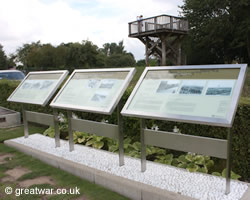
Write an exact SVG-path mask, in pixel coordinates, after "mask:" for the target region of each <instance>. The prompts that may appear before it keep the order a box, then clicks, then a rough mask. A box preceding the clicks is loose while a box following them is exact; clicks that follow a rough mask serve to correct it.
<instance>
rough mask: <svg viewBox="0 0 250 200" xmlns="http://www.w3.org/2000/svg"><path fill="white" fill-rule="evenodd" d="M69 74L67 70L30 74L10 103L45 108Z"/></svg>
mask: <svg viewBox="0 0 250 200" xmlns="http://www.w3.org/2000/svg"><path fill="white" fill-rule="evenodd" d="M67 74H68V71H67V70H63V71H44V72H30V73H29V74H28V75H27V76H26V77H25V78H24V80H23V81H22V82H21V83H20V84H19V86H18V87H17V88H16V90H15V91H14V92H13V93H12V94H11V95H10V97H9V98H8V101H12V102H18V103H30V104H37V105H42V106H45V105H46V104H47V103H48V101H49V100H50V98H51V97H52V96H53V94H54V93H55V92H56V90H57V88H58V87H59V86H60V84H61V83H62V81H63V80H64V79H65V78H66V76H67Z"/></svg>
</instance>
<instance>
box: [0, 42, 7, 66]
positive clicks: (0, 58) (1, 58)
mask: <svg viewBox="0 0 250 200" xmlns="http://www.w3.org/2000/svg"><path fill="white" fill-rule="evenodd" d="M7 68H8V67H7V56H6V55H5V52H4V51H3V46H2V45H1V44H0V70H1V69H7Z"/></svg>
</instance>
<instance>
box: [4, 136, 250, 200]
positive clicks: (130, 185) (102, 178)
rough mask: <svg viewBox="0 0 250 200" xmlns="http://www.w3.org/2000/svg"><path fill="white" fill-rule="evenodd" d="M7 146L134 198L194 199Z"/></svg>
mask: <svg viewBox="0 0 250 200" xmlns="http://www.w3.org/2000/svg"><path fill="white" fill-rule="evenodd" d="M4 143H5V144H6V145H7V146H10V147H14V148H15V149H17V150H19V151H21V152H23V153H25V154H28V155H31V156H33V157H35V158H37V159H39V160H41V161H43V162H45V163H47V164H49V165H52V166H54V167H57V168H60V169H62V170H64V171H67V172H69V173H71V174H73V175H75V176H78V177H81V178H83V179H87V180H88V181H90V182H93V183H96V184H98V185H101V186H103V187H105V188H107V189H110V190H112V191H114V192H117V193H119V194H121V195H124V196H126V197H128V198H130V199H134V200H193V198H191V197H187V196H183V195H180V194H178V193H174V192H169V191H167V190H163V189H159V188H156V187H153V186H150V185H146V184H143V183H139V182H136V181H132V180H129V179H126V178H123V177H118V176H115V175H112V174H110V173H106V172H103V171H100V170H97V169H94V168H90V167H87V166H85V165H82V164H79V163H76V162H72V161H69V160H66V159H64V158H62V157H57V156H55V155H51V154H48V153H45V152H41V151H39V150H37V149H34V148H31V147H28V146H25V145H22V144H19V143H17V142H14V141H10V140H7V141H5V142H4ZM248 199H250V188H248V190H247V192H245V194H244V196H243V197H242V198H241V200H248Z"/></svg>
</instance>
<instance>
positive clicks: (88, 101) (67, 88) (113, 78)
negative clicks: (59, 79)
mask: <svg viewBox="0 0 250 200" xmlns="http://www.w3.org/2000/svg"><path fill="white" fill-rule="evenodd" d="M134 73H135V69H134V68H119V69H117V68H116V69H93V70H75V71H74V72H73V73H72V75H71V76H70V78H69V80H68V81H67V82H66V83H65V85H64V86H63V88H62V89H61V90H60V91H59V93H58V95H57V96H56V97H55V98H54V99H53V101H52V103H51V104H50V105H51V106H52V107H56V108H64V109H70V110H79V111H87V112H89V111H90V112H96V113H103V114H111V113H112V112H113V109H114V108H115V106H116V105H117V103H118V102H119V100H120V98H121V96H122V95H123V93H124V92H125V90H126V88H127V86H128V84H129V82H130V81H131V79H132V78H133V75H134Z"/></svg>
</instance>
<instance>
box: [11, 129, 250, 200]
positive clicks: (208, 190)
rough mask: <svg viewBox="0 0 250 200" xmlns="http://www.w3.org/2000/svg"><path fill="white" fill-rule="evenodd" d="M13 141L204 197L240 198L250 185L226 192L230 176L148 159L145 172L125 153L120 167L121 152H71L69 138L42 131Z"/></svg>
mask: <svg viewBox="0 0 250 200" xmlns="http://www.w3.org/2000/svg"><path fill="white" fill-rule="evenodd" d="M11 141H14V142H17V143H20V144H23V145H25V146H29V147H32V148H34V149H37V150H39V151H43V152H46V153H49V154H52V155H55V156H58V157H63V158H64V159H67V160H70V161H74V162H77V163H80V164H83V165H85V166H88V167H91V168H95V169H98V170H101V171H104V172H108V173H111V174H114V175H117V176H121V177H124V178H127V179H130V180H133V181H138V182H141V183H144V184H148V185H152V186H154V187H158V188H161V189H166V190H168V191H172V192H175V193H180V194H182V195H185V196H189V197H192V198H195V199H202V200H238V199H240V198H241V197H242V196H243V194H244V193H245V191H246V190H247V188H248V185H247V184H245V183H241V182H238V181H233V180H232V181H231V192H230V194H228V195H225V194H224V193H225V184H226V179H224V178H220V177H216V176H211V175H206V174H201V173H190V172H188V171H186V170H183V169H178V168H175V167H171V166H168V165H161V164H158V163H154V162H150V161H147V170H146V171H145V172H144V173H142V172H141V163H140V159H135V158H131V157H127V156H125V165H124V166H122V167H119V157H118V154H114V153H110V152H106V151H102V150H97V149H94V148H90V147H86V146H83V145H75V150H74V151H73V152H69V144H68V142H67V141H63V140H61V147H59V148H55V140H54V139H53V138H49V137H46V136H43V135H41V134H34V135H30V136H29V137H28V138H26V139H25V138H24V137H20V138H16V139H12V140H11Z"/></svg>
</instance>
